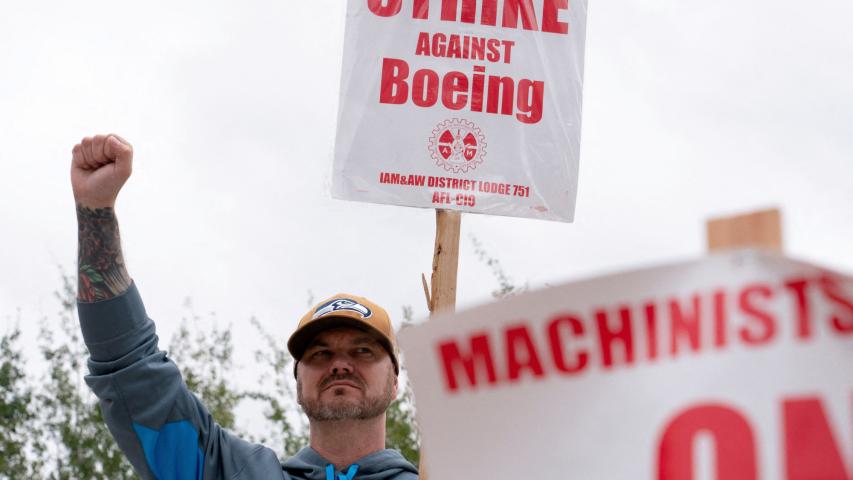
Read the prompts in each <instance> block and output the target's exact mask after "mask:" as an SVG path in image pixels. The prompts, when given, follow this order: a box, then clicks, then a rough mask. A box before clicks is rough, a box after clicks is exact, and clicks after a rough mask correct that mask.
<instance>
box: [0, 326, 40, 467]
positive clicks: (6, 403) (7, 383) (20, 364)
mask: <svg viewBox="0 0 853 480" xmlns="http://www.w3.org/2000/svg"><path fill="white" fill-rule="evenodd" d="M20 336H21V330H20V329H19V328H18V327H17V326H15V328H13V329H12V331H10V332H7V333H5V334H3V336H2V337H0V452H3V453H2V455H0V479H15V478H33V477H35V473H36V472H37V471H38V470H39V468H40V464H39V463H38V461H36V462H33V461H32V459H31V458H29V457H30V456H29V455H28V454H27V451H28V450H31V449H33V448H35V447H36V445H35V439H34V438H33V421H34V420H35V409H34V406H33V404H32V402H33V391H32V387H31V386H30V385H29V383H28V382H27V377H26V374H25V367H26V364H25V361H24V357H23V355H22V354H21V350H20V349H19V347H18V341H19V339H20Z"/></svg>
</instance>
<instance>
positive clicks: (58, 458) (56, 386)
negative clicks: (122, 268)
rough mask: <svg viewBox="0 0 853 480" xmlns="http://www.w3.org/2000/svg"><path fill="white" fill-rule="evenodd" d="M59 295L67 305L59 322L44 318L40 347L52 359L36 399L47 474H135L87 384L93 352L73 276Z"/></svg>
mask: <svg viewBox="0 0 853 480" xmlns="http://www.w3.org/2000/svg"><path fill="white" fill-rule="evenodd" d="M57 297H58V299H59V301H60V303H61V305H62V309H61V310H60V312H59V322H58V323H59V325H54V324H52V323H51V322H48V321H47V320H45V321H43V322H42V325H41V329H40V333H39V349H40V351H41V354H42V356H43V357H44V359H45V360H46V361H47V373H46V378H45V381H44V382H42V386H41V388H39V389H38V391H37V394H36V397H35V398H36V404H37V408H38V411H39V418H38V432H39V434H40V435H41V437H42V438H41V441H42V442H43V443H44V445H46V446H47V448H46V449H45V451H44V452H43V453H47V454H48V455H47V459H46V461H45V469H44V471H43V472H42V478H46V479H51V480H66V479H69V480H70V479H92V480H100V479H104V480H108V479H110V480H113V479H119V480H121V479H131V478H136V477H135V475H134V473H133V470H132V468H131V466H130V463H129V462H128V461H127V459H126V458H125V457H124V455H123V454H122V452H121V451H120V450H119V448H118V446H117V445H116V444H115V442H114V441H113V440H112V438H111V437H110V434H109V431H108V430H107V427H106V425H105V424H104V420H103V416H102V415H101V409H100V408H99V406H98V404H97V400H96V399H95V396H94V395H93V394H92V393H91V392H89V390H88V388H86V387H85V385H84V384H83V382H82V378H83V372H84V367H83V366H84V362H85V359H86V358H87V356H88V355H87V352H86V349H85V347H84V346H83V342H82V341H81V339H80V333H79V327H78V326H77V321H76V314H75V310H76V305H77V303H76V288H75V286H74V283H73V281H72V279H71V278H69V277H68V276H63V286H62V290H61V291H60V292H59V293H58V294H57ZM57 327H58V328H57ZM43 453H40V454H43Z"/></svg>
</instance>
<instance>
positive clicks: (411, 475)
mask: <svg viewBox="0 0 853 480" xmlns="http://www.w3.org/2000/svg"><path fill="white" fill-rule="evenodd" d="M329 465H331V462H329V461H328V460H326V459H325V458H323V457H322V456H321V455H320V454H319V453H317V452H316V451H315V450H314V449H313V448H311V447H305V448H303V449H302V450H300V451H299V452H298V453H297V454H296V455H294V456H293V457H291V458H288V459H287V460H286V461H285V462H284V463H283V464H282V468H284V471H285V472H286V473H287V474H288V475H290V477H291V478H293V479H294V480H296V479H305V480H416V479H417V478H418V469H417V468H415V466H414V465H412V464H411V463H409V462H408V461H407V460H406V459H405V458H403V455H401V454H400V452H398V451H397V450H390V449H386V450H380V451H378V452H376V453H371V454H370V455H367V456H366V457H362V458H360V459H358V461H356V462H355V463H354V464H353V465H350V466H347V468H345V469H343V471H337V470H335V469H334V468H335V467H334V466H332V467H329Z"/></svg>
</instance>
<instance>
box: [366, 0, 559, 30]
mask: <svg viewBox="0 0 853 480" xmlns="http://www.w3.org/2000/svg"><path fill="white" fill-rule="evenodd" d="M385 3H387V5H386V4H385ZM401 6H402V0H385V1H382V0H367V7H368V8H369V9H370V11H371V12H373V13H375V14H376V15H378V16H380V17H393V16H394V15H397V14H398V13H400V8H401ZM429 6H430V0H414V1H413V2H412V18H414V19H418V20H427V19H429V13H430V12H429ZM541 6H542V7H541V8H542V10H541V12H542V31H543V32H547V33H558V34H563V35H566V34H568V33H569V25H568V24H567V23H566V22H561V21H560V19H559V17H560V11H562V10H567V9H568V8H569V0H542V3H541ZM460 7H461V8H460ZM476 12H477V0H461V5H460V1H459V0H441V11H440V18H441V20H442V21H445V22H462V23H469V24H471V23H476V21H477V19H476ZM519 17H520V18H521V25H522V28H524V29H525V30H539V24H538V22H537V20H536V10H535V9H534V6H533V0H503V9H502V17H501V26H502V27H503V28H518V20H519ZM497 20H498V0H481V5H480V24H481V25H488V26H493V27H494V26H497V24H498V21H497Z"/></svg>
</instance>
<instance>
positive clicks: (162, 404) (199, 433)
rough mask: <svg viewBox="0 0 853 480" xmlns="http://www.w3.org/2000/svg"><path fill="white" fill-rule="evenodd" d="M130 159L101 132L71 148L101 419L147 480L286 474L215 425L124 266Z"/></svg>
mask: <svg viewBox="0 0 853 480" xmlns="http://www.w3.org/2000/svg"><path fill="white" fill-rule="evenodd" d="M132 160H133V148H132V147H131V146H130V144H129V143H127V142H126V141H124V140H123V139H122V138H121V137H119V136H117V135H96V136H95V137H91V138H85V139H83V141H82V142H80V144H79V145H76V146H75V147H74V150H73V159H72V162H71V185H72V188H73V190H74V200H75V202H76V203H77V221H78V224H79V232H80V255H79V260H80V263H79V293H78V305H77V313H78V314H79V317H80V327H81V329H82V332H83V340H84V341H85V342H86V347H87V348H88V349H89V361H88V366H89V375H87V376H86V383H87V384H88V385H89V387H91V388H92V391H93V392H94V393H95V395H96V396H97V397H98V398H99V399H100V401H101V411H102V412H103V416H104V421H105V422H106V424H107V426H108V427H109V430H110V433H112V435H113V437H114V438H115V439H116V442H117V443H118V445H119V447H120V448H121V449H122V451H123V452H124V453H125V455H127V458H128V460H130V463H131V464H132V465H133V467H134V469H135V470H136V472H137V473H138V474H139V476H140V477H142V478H143V479H145V480H153V479H158V480H164V479H178V480H183V479H199V480H224V479H228V480H237V479H247V478H263V479H267V478H269V479H278V478H285V479H286V478H288V477H282V470H281V464H280V463H279V462H278V459H277V458H276V456H275V453H274V452H273V451H271V450H269V449H267V448H264V447H262V446H260V445H253V444H249V443H247V442H245V441H243V440H241V439H239V438H237V437H235V436H234V435H233V434H231V433H228V432H226V431H225V430H223V429H222V428H221V427H220V426H219V425H218V424H217V423H216V422H215V421H214V419H213V417H212V416H211V415H210V412H209V411H208V410H207V408H205V406H204V405H203V404H202V403H201V401H199V399H198V398H196V397H195V396H194V395H193V394H192V393H190V391H189V390H188V389H187V386H186V384H185V383H184V381H183V378H182V377H181V373H180V371H179V369H178V367H177V365H175V364H174V362H172V361H171V360H170V359H169V357H168V356H167V355H166V352H164V351H162V350H160V348H159V347H158V338H157V334H156V327H155V325H154V322H153V321H152V320H151V319H150V318H148V315H147V314H146V313H145V307H144V306H143V304H142V297H141V296H140V294H139V291H138V290H137V288H136V285H135V284H133V283H132V282H131V280H130V276H129V275H128V274H127V269H126V268H125V266H124V258H123V257H122V253H121V242H120V238H119V231H118V222H117V221H116V217H115V212H114V210H113V209H114V206H115V201H116V197H117V196H118V192H119V191H120V190H121V188H122V186H123V185H124V183H125V182H126V181H127V179H128V178H129V177H130V171H131V163H132ZM241 472H242V475H241Z"/></svg>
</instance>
